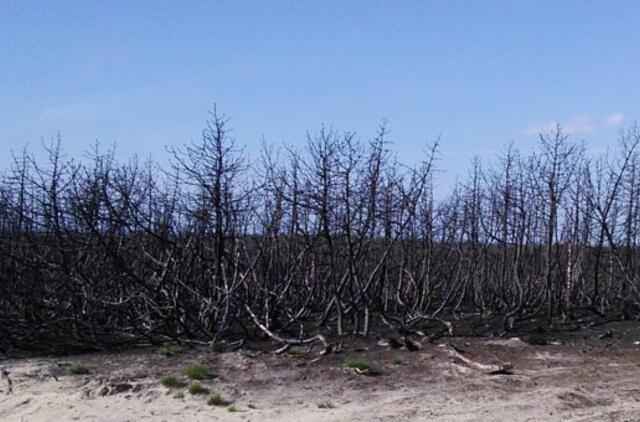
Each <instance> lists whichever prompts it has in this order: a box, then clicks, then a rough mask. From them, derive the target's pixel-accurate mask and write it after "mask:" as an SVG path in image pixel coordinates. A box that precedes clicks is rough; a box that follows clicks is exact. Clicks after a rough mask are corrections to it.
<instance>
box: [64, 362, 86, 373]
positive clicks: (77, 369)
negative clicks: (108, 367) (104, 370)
mask: <svg viewBox="0 0 640 422" xmlns="http://www.w3.org/2000/svg"><path fill="white" fill-rule="evenodd" d="M69 373H70V374H71V375H87V374H90V373H91V368H90V367H89V366H88V365H86V364H84V363H82V362H75V363H74V364H72V365H71V366H70V367H69Z"/></svg>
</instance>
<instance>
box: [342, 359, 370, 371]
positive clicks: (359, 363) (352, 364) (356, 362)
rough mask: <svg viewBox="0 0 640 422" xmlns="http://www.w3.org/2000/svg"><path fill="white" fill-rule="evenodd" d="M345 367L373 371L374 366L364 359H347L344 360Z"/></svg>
mask: <svg viewBox="0 0 640 422" xmlns="http://www.w3.org/2000/svg"><path fill="white" fill-rule="evenodd" d="M345 364H346V365H347V368H351V369H356V370H358V371H359V372H366V373H370V374H372V373H374V372H375V371H376V369H375V367H374V366H373V364H372V363H371V362H369V361H368V360H366V359H347V360H346V361H345Z"/></svg>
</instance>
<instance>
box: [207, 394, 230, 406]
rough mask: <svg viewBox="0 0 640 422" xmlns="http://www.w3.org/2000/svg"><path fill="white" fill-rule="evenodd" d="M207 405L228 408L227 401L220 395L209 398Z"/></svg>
mask: <svg viewBox="0 0 640 422" xmlns="http://www.w3.org/2000/svg"><path fill="white" fill-rule="evenodd" d="M207 404H208V405H209V406H226V405H227V401H226V400H225V399H224V397H222V395H220V393H216V394H213V395H211V396H209V400H207Z"/></svg>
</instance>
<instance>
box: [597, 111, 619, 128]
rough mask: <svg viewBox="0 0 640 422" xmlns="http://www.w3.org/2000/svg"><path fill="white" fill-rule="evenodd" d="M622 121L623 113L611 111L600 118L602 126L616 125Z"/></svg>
mask: <svg viewBox="0 0 640 422" xmlns="http://www.w3.org/2000/svg"><path fill="white" fill-rule="evenodd" d="M623 122H624V114H622V113H611V114H608V115H606V116H604V118H603V119H602V125H603V126H604V127H618V126H620V125H621V124H622V123H623Z"/></svg>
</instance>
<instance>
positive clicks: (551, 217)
mask: <svg viewBox="0 0 640 422" xmlns="http://www.w3.org/2000/svg"><path fill="white" fill-rule="evenodd" d="M639 142H640V130H638V128H637V127H636V126H633V127H631V128H629V129H627V130H626V131H625V132H622V133H621V134H620V137H619V139H618V142H617V146H616V147H615V148H614V149H612V150H611V151H608V152H607V153H606V154H602V156H600V157H592V156H590V155H589V154H587V152H586V150H585V148H584V146H583V144H582V143H581V142H579V141H575V140H573V139H572V138H570V137H569V136H567V135H565V134H563V132H562V130H561V128H560V127H558V128H557V130H556V131H555V132H553V133H548V134H542V135H541V136H540V140H539V143H538V145H537V148H536V150H535V151H533V152H531V153H526V154H524V153H522V152H521V151H519V150H518V149H516V148H515V147H513V146H510V147H508V148H507V149H506V150H505V151H504V152H503V153H502V154H501V156H500V157H499V159H497V160H496V161H495V162H492V163H490V164H489V165H487V166H486V167H485V166H484V165H483V164H482V163H481V162H480V160H479V159H475V160H474V161H473V163H472V166H471V170H470V172H469V174H468V177H466V180H464V181H462V182H458V183H456V184H455V185H454V186H452V188H451V191H450V193H449V194H448V195H447V196H446V197H444V198H442V199H440V198H434V193H433V191H434V178H435V176H436V164H437V158H438V148H439V144H438V143H437V142H436V143H434V144H432V145H430V146H427V147H426V150H425V151H424V152H423V153H422V154H423V158H422V160H421V161H419V162H418V163H417V164H415V165H412V166H406V165H403V164H402V163H400V162H399V161H398V160H397V158H396V156H395V155H394V154H393V152H392V151H391V150H390V149H389V148H390V144H389V143H388V142H387V132H386V129H385V127H384V125H382V126H381V127H380V128H379V131H378V133H377V136H376V137H375V138H374V139H371V140H369V141H362V140H359V139H358V138H357V137H356V135H355V134H354V133H350V132H347V133H336V132H334V131H332V130H328V129H326V128H323V129H322V130H320V131H319V132H318V133H317V134H315V135H309V136H308V138H307V140H306V144H305V146H304V147H301V148H293V147H283V148H281V149H275V148H273V147H266V146H265V147H264V148H263V153H262V156H261V158H260V159H259V160H256V161H255V162H252V163H249V162H248V161H247V160H246V158H245V157H244V155H243V152H242V150H241V149H240V148H237V147H236V145H235V143H234V140H233V138H231V137H230V136H229V133H228V121H227V119H226V118H225V117H224V116H222V115H220V114H218V113H216V112H214V113H213V114H212V117H211V121H210V122H208V124H207V126H206V128H205V130H204V131H203V133H202V138H201V140H200V141H198V142H192V143H189V144H187V145H185V146H184V147H182V148H177V149H173V150H171V155H172V165H171V167H169V168H164V169H161V168H159V166H158V165H157V164H154V163H152V162H147V163H143V164H141V163H138V162H137V161H135V160H132V161H129V162H126V163H120V162H118V161H116V159H115V158H114V154H113V152H110V151H108V152H101V151H100V150H99V149H98V148H97V147H96V148H95V149H94V150H93V151H92V153H91V154H90V155H91V157H90V159H88V160H84V161H83V162H76V161H73V160H70V159H66V158H65V157H64V155H63V154H62V152H61V149H60V142H59V141H57V142H54V143H53V144H52V145H51V146H50V147H48V148H47V152H48V160H44V161H38V160H35V159H34V158H33V156H32V155H30V154H28V153H26V152H25V153H23V154H22V155H18V156H15V157H14V161H13V165H12V168H11V169H8V170H7V171H6V172H5V174H4V175H3V176H2V179H1V180H0V348H4V349H5V350H7V349H14V348H19V349H20V348H21V349H31V350H42V351H54V350H55V351H71V350H84V349H87V350H88V349H100V348H108V347H114V346H118V345H125V344H142V343H148V342H157V341H166V340H169V339H174V340H177V341H183V340H184V341H186V340H188V341H201V342H210V343H212V344H213V343H215V342H224V341H229V340H235V339H243V338H244V339H246V338H256V337H268V338H271V339H272V340H274V341H275V342H277V343H279V344H281V345H282V346H283V347H288V346H289V345H291V344H306V343H312V342H315V341H318V342H321V343H323V344H324V345H325V346H326V347H329V346H333V347H336V346H337V347H339V345H340V344H341V342H342V340H343V339H344V338H345V337H346V336H352V335H361V336H368V335H370V333H371V331H372V327H378V326H389V327H392V328H394V329H398V330H400V331H401V332H404V333H420V332H421V331H425V332H436V331H438V330H440V331H442V330H445V331H450V330H452V331H455V330H456V326H457V324H459V323H461V322H462V321H470V320H471V321H478V322H479V323H478V326H480V324H483V323H490V324H491V325H492V326H494V327H496V329H497V330H498V331H502V332H508V331H510V330H516V329H518V327H519V325H520V324H522V323H524V322H526V321H527V320H530V319H532V318H538V319H540V320H542V321H545V323H546V324H563V323H569V322H571V321H576V320H577V319H578V316H579V315H585V314H588V315H592V316H601V317H602V316H605V315H606V316H612V317H615V318H635V317H636V316H637V314H638V312H637V309H638V302H640V295H639V292H638V288H639V287H640V283H639V277H638V276H639V272H638V270H639V268H638V267H639V265H640V253H639V252H640V250H639V248H638V241H639V235H640V230H639V229H640V161H639V155H638V144H639ZM612 146H613V145H612Z"/></svg>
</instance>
